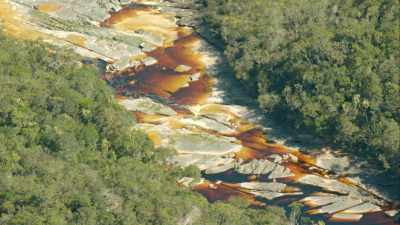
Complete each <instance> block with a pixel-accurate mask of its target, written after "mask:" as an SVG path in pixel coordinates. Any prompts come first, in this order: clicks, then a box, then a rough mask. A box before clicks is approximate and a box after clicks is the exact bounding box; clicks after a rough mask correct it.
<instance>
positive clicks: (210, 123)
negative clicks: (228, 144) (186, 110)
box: [180, 116, 235, 134]
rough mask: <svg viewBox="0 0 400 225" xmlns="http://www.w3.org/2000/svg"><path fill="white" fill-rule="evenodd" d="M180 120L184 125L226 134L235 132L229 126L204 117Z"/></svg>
mask: <svg viewBox="0 0 400 225" xmlns="http://www.w3.org/2000/svg"><path fill="white" fill-rule="evenodd" d="M180 121H181V122H182V123H184V124H185V125H191V126H197V127H200V128H203V129H207V130H214V131H217V132H218V133H223V134H226V133H233V132H235V130H234V129H232V128H230V127H229V126H227V125H225V124H223V123H219V122H218V121H216V120H212V119H209V118H206V117H200V116H199V117H187V118H183V119H181V120H180Z"/></svg>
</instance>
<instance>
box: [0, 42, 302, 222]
mask: <svg viewBox="0 0 400 225" xmlns="http://www.w3.org/2000/svg"><path fill="white" fill-rule="evenodd" d="M77 59H79V56H77V55H75V54H73V53H72V52H70V51H68V50H65V49H61V48H57V47H54V46H50V45H47V44H43V43H42V42H40V41H36V42H26V41H17V40H14V39H11V38H8V37H5V36H4V35H1V34H0V224H4V225H21V224H29V225H43V224H49V225H63V224H82V225H91V224H93V225H94V224H105V225H106V224H113V225H117V224H120V225H124V224H126V225H128V224H129V225H132V224H141V225H143V224H160V225H168V224H171V225H172V224H174V225H175V224H179V221H182V220H184V219H185V218H186V217H188V216H190V215H192V216H193V217H194V216H196V213H197V214H198V215H197V217H196V221H197V222H196V224H199V225H200V224H201V225H207V224H210V225H211V224H221V225H222V224H226V225H235V224H237V225H246V224H248V225H255V224H260V225H261V224H271V225H279V224H287V221H288V219H287V217H286V215H285V211H284V210H283V209H280V208H277V207H267V208H263V209H262V210H260V209H255V208H252V207H250V206H249V205H248V203H245V202H244V201H241V200H232V202H231V203H222V202H219V203H216V204H210V203H208V202H207V200H206V199H205V198H204V197H202V196H201V195H200V194H198V193H196V192H193V191H190V190H189V189H187V188H184V187H179V186H178V185H177V183H176V181H177V179H179V178H181V177H183V176H192V177H199V176H200V172H199V171H198V170H197V169H195V168H188V169H185V170H183V169H180V168H170V167H167V166H165V165H164V163H163V161H164V159H165V157H166V156H168V155H169V154H170V153H171V151H170V150H167V149H154V147H153V144H152V142H151V141H150V140H149V139H148V138H147V136H146V135H145V134H144V133H143V132H141V131H139V130H135V129H134V128H133V125H134V124H135V121H134V117H133V116H132V115H131V114H130V113H128V112H127V111H125V110H123V109H122V108H121V107H120V106H119V105H118V104H117V103H116V101H115V100H114V95H113V91H112V89H111V88H110V87H108V85H107V84H106V83H105V82H104V81H103V80H101V79H100V77H99V73H98V71H96V69H95V67H94V66H92V65H84V64H81V63H78V62H79V60H77ZM296 215H298V214H296ZM189 218H190V217H189ZM194 219H195V218H194Z"/></svg>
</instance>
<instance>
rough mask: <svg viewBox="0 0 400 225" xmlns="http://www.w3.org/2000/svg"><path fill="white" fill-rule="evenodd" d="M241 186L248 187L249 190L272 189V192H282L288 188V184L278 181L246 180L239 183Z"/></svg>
mask: <svg viewBox="0 0 400 225" xmlns="http://www.w3.org/2000/svg"><path fill="white" fill-rule="evenodd" d="M239 185H240V187H241V188H246V189H249V190H258V191H272V192H282V191H283V190H284V189H285V188H286V184H284V183H278V182H271V183H266V182H245V183H240V184H239Z"/></svg>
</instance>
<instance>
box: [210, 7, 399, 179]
mask: <svg viewBox="0 0 400 225" xmlns="http://www.w3.org/2000/svg"><path fill="white" fill-rule="evenodd" d="M203 2H204V4H205V10H203V11H204V14H205V16H204V22H205V24H206V25H207V30H208V36H209V38H210V39H211V40H212V41H213V42H214V43H216V44H217V45H218V46H219V47H220V48H221V49H224V54H225V56H226V58H227V60H228V62H229V64H230V66H231V67H232V69H233V71H234V74H235V76H236V78H237V79H239V80H240V81H241V82H242V83H243V85H244V86H245V87H247V89H248V90H249V92H250V93H251V94H252V95H253V96H255V97H257V98H258V102H259V105H260V106H261V107H262V108H263V109H264V111H265V113H267V114H270V115H273V116H275V118H276V119H278V120H279V121H281V122H282V123H283V124H285V125H287V126H288V127H290V128H295V130H296V131H297V132H298V131H301V132H306V133H309V134H311V135H314V136H316V137H320V138H321V139H322V140H324V141H325V142H326V143H330V144H333V145H335V146H338V147H341V148H342V149H345V150H346V151H348V152H351V153H352V154H355V155H357V156H361V157H365V158H367V159H368V158H369V159H372V160H374V161H378V160H377V159H379V164H380V166H382V168H383V169H384V170H386V171H389V172H394V173H397V174H400V167H399V165H400V93H399V90H400V86H399V76H400V63H399V59H400V29H399V27H400V3H399V1H396V0H367V1H358V0H318V1H316V0H315V1H314V0H299V1H288V0H275V1H266V0H252V1H241V0H209V1H203Z"/></svg>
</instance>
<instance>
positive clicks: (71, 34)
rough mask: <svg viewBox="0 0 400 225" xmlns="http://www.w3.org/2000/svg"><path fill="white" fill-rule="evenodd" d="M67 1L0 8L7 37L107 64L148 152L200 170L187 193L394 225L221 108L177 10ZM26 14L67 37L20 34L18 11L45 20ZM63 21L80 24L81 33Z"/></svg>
mask: <svg viewBox="0 0 400 225" xmlns="http://www.w3.org/2000/svg"><path fill="white" fill-rule="evenodd" d="M20 2H23V3H25V5H21V4H19V3H20ZM72 2H73V1H67V0H63V1H62V3H65V4H60V1H55V0H54V1H52V0H42V1H37V2H36V1H32V0H25V1H21V0H18V1H14V0H10V2H8V1H5V0H0V12H1V13H0V18H1V20H2V22H3V23H4V29H5V30H6V31H8V33H10V34H12V35H15V36H17V37H19V36H24V34H25V33H27V32H28V33H30V34H29V35H26V37H24V38H30V39H36V38H38V37H44V39H45V40H47V41H50V42H54V43H57V44H64V45H67V46H70V47H71V46H72V47H73V48H74V50H75V51H76V52H78V53H79V54H82V55H84V56H86V57H91V58H98V59H101V60H104V61H107V62H108V63H109V67H108V69H109V70H108V71H107V74H106V75H105V76H104V77H105V79H106V80H107V81H108V82H109V83H110V85H112V86H113V87H115V89H116V91H117V99H118V101H119V102H120V104H121V105H122V106H124V107H125V108H126V109H127V110H128V111H131V112H132V115H133V116H135V117H136V118H137V121H138V122H139V123H138V124H137V127H138V128H141V129H143V130H144V131H145V132H147V134H148V136H149V137H150V139H151V140H153V142H154V144H155V145H156V146H157V147H167V148H174V149H176V150H177V155H176V156H174V157H172V158H170V159H168V163H170V164H173V165H177V166H182V167H185V166H189V165H195V166H197V167H199V169H200V170H202V172H203V175H204V177H205V178H206V180H205V181H204V182H202V183H199V184H192V182H189V181H191V179H190V178H189V179H188V178H185V179H184V180H183V181H182V182H183V183H185V184H186V185H187V186H191V188H192V189H193V190H195V191H198V192H200V193H202V194H203V195H204V196H205V197H206V198H207V199H208V200H209V201H211V202H214V201H219V200H228V199H230V198H231V197H233V196H239V197H243V198H245V199H247V200H249V201H250V202H251V203H252V204H254V205H258V206H262V205H266V204H288V203H291V202H294V201H297V202H301V203H303V204H304V205H305V206H306V207H307V209H308V212H309V213H310V214H318V215H323V218H325V219H326V221H327V223H328V224H330V223H333V224H342V223H343V224H360V225H361V224H363V225H366V224H382V225H383V224H396V223H395V222H394V219H393V218H392V217H391V216H388V215H386V214H385V213H384V211H387V212H390V215H394V214H395V212H396V211H395V210H396V209H395V208H394V207H393V205H392V204H391V203H390V201H388V200H386V199H383V198H382V197H380V196H377V195H375V194H373V193H371V192H370V191H368V190H367V189H365V188H363V187H362V186H360V185H358V184H356V183H354V182H352V181H350V180H349V179H346V178H343V177H341V176H339V175H340V174H336V172H337V171H332V170H331V168H332V165H334V162H333V161H332V162H329V163H328V162H327V160H324V158H323V157H320V158H317V157H315V156H310V155H307V154H304V153H303V152H302V151H300V150H298V149H296V148H291V147H288V146H285V145H283V144H276V143H272V142H270V141H269V140H268V139H267V137H266V135H265V132H264V131H263V130H264V129H263V127H262V126H260V125H259V124H257V123H254V122H253V123H252V122H249V120H248V119H246V117H247V115H249V112H250V111H251V110H250V109H248V108H247V107H246V106H239V105H226V104H224V101H223V94H224V91H236V90H218V86H217V85H216V84H217V83H218V82H220V81H219V80H218V77H217V76H215V75H217V74H216V73H217V72H215V69H213V68H215V66H216V63H217V62H218V59H219V57H218V54H217V53H216V52H215V51H214V50H213V49H212V48H210V46H209V45H208V44H207V43H206V42H205V41H203V40H202V39H201V38H200V37H199V36H198V35H196V34H195V32H194V31H193V30H192V29H191V28H188V27H182V26H178V25H177V24H178V22H179V21H178V19H177V15H176V14H175V13H174V10H171V8H173V7H177V5H175V4H177V3H172V2H170V1H165V2H164V1H124V2H126V3H129V2H131V3H132V2H133V3H135V4H133V5H130V6H127V5H126V4H124V5H118V4H110V5H107V6H104V7H105V8H104V7H103V8H101V7H98V9H96V10H97V11H96V13H95V14H93V15H91V13H89V11H87V10H84V9H80V8H79V7H75V8H74V7H73V6H71V7H70V6H69V5H68V3H70V4H71V3H72ZM86 4H90V6H96V4H97V3H96V1H92V0H89V1H88V2H87V3H86ZM26 5H29V6H31V7H30V8H29V7H28V8H27V7H26ZM69 7H70V8H71V9H74V10H69V9H70V8H69ZM120 8H121V10H118V9H120ZM16 9H21V10H16ZM116 9H117V10H116ZM163 9H168V10H163ZM35 11H39V12H40V13H44V14H45V15H47V16H48V19H49V20H50V19H54V18H57V19H58V20H59V22H60V21H61V22H63V25H67V27H68V29H69V30H59V28H60V24H48V23H47V26H46V27H42V25H41V24H42V23H37V24H34V26H28V25H27V24H30V23H31V22H30V21H29V23H28V21H25V22H26V23H24V19H23V16H21V15H22V14H23V13H27V12H28V15H26V16H27V17H26V18H27V19H28V20H29V19H31V18H35V19H32V21H38V20H39V22H43V23H44V22H48V21H40V19H38V18H36V17H34V13H33V12H35ZM111 11H113V12H112V13H111V14H109V15H108V12H111ZM60 12H62V13H60ZM68 15H75V16H80V17H76V18H81V17H82V18H86V19H87V20H88V21H90V24H91V25H88V24H87V23H81V22H82V21H79V20H78V21H77V20H75V19H73V18H75V17H73V18H72V17H71V19H69V18H68V17H67V16H68ZM40 18H42V17H40ZM185 19H187V18H185ZM21 21H22V22H21ZM51 21H52V20H51ZM72 21H73V22H72ZM70 24H71V25H70ZM72 24H74V25H72ZM108 59H110V60H108ZM388 214H389V213H388ZM318 218H320V217H318Z"/></svg>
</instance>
